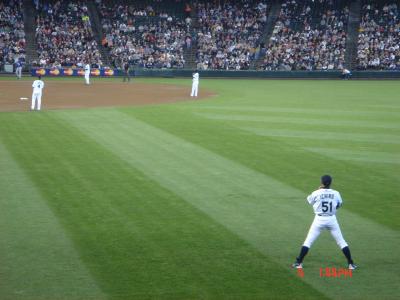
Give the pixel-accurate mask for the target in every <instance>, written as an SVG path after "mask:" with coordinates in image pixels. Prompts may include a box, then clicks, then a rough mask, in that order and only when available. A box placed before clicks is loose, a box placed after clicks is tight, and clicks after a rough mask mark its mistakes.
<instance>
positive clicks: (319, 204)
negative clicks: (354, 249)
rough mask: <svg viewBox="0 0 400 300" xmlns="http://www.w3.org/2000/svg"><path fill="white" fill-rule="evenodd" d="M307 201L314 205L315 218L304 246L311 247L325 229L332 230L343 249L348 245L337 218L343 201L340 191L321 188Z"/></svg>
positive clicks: (333, 235)
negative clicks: (337, 210) (338, 209)
mask: <svg viewBox="0 0 400 300" xmlns="http://www.w3.org/2000/svg"><path fill="white" fill-rule="evenodd" d="M307 201H308V203H310V204H311V205H312V206H313V209H314V212H315V218H314V221H313V223H312V224H311V227H310V230H309V231H308V235H307V237H306V240H305V241H304V243H303V246H306V247H308V248H310V247H311V245H312V244H313V243H314V241H315V240H316V239H317V238H318V236H319V235H320V233H321V231H322V230H324V229H327V230H329V231H330V233H331V235H332V237H333V238H334V239H335V241H336V243H337V244H338V246H339V247H340V248H341V249H343V248H344V247H346V246H348V245H347V243H346V241H345V240H344V238H343V235H342V232H341V231H340V227H339V223H338V221H337V219H336V209H337V208H339V207H340V206H341V205H342V202H343V201H342V198H341V196H340V193H339V192H338V191H335V190H333V189H325V188H321V189H318V190H316V191H314V192H312V194H311V195H309V196H308V197H307Z"/></svg>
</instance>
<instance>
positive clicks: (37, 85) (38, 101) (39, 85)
mask: <svg viewBox="0 0 400 300" xmlns="http://www.w3.org/2000/svg"><path fill="white" fill-rule="evenodd" d="M32 87H33V93H32V105H31V110H35V107H36V109H37V110H40V107H41V105H42V90H43V88H44V82H43V81H42V78H41V76H40V75H39V76H38V79H37V80H35V81H34V82H33V84H32Z"/></svg>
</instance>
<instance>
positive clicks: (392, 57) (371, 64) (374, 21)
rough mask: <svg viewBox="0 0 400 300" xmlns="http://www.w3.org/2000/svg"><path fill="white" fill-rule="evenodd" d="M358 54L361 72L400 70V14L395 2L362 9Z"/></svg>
mask: <svg viewBox="0 0 400 300" xmlns="http://www.w3.org/2000/svg"><path fill="white" fill-rule="evenodd" d="M357 53H358V57H357V61H358V68H359V69H361V70H365V69H375V70H400V14H399V10H398V7H397V4H396V3H390V4H383V5H378V4H366V5H364V6H363V9H362V20H361V23H360V30H359V36H358V52H357Z"/></svg>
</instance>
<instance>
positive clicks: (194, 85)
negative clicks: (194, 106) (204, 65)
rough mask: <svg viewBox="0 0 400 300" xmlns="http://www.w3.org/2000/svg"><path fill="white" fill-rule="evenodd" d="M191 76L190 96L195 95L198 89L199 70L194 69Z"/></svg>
mask: <svg viewBox="0 0 400 300" xmlns="http://www.w3.org/2000/svg"><path fill="white" fill-rule="evenodd" d="M192 77H193V79H192V92H191V93H190V97H197V93H198V91H199V77H200V76H199V72H197V70H196V71H194V72H193V75H192Z"/></svg>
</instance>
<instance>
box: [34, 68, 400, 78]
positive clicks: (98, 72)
mask: <svg viewBox="0 0 400 300" xmlns="http://www.w3.org/2000/svg"><path fill="white" fill-rule="evenodd" d="M192 72H193V70H170V69H168V70H163V69H161V70H160V69H135V70H132V71H131V72H130V73H131V75H132V76H139V77H191V76H192ZM199 73H200V77H202V78H260V79H262V78H271V79H272V78H275V79H337V78H341V72H340V71H249V70H246V71H244V70H243V71H220V70H202V71H199ZM352 74H353V75H352V78H355V79H400V72H399V71H353V72H352ZM31 75H32V76H37V75H42V76H52V77H59V76H69V77H73V76H83V75H84V71H83V69H72V68H60V69H47V68H35V69H31ZM123 75H124V73H123V71H122V70H119V69H92V70H91V76H100V77H115V76H123Z"/></svg>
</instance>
